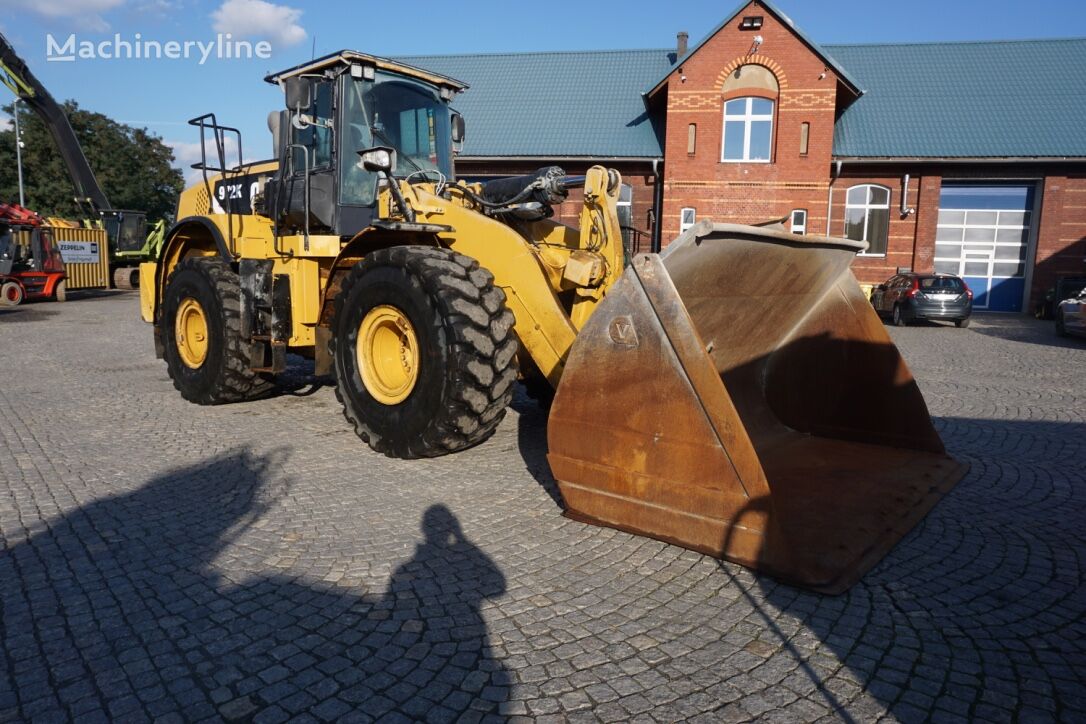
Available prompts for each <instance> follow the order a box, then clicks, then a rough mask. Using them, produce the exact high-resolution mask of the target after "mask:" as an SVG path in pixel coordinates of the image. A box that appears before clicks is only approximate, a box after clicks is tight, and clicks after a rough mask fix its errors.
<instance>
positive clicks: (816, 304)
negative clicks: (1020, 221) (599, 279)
mask: <svg viewBox="0 0 1086 724" xmlns="http://www.w3.org/2000/svg"><path fill="white" fill-rule="evenodd" d="M859 248H860V247H859V245H857V244H856V243H855V242H851V241H848V240H843V239H830V238H826V237H798V236H792V235H789V234H786V233H781V232H777V231H771V230H767V229H760V228H755V227H746V226H738V225H733V224H719V225H713V224H711V223H708V222H702V223H700V224H698V225H697V226H695V227H694V228H693V229H692V230H690V231H689V232H687V233H686V234H684V235H683V236H681V237H680V238H679V239H677V240H676V241H675V242H673V243H672V244H671V245H670V246H669V247H668V249H667V251H666V252H665V253H664V254H663V255H660V256H657V255H651V254H650V255H639V256H638V257H637V258H636V259H635V260H634V262H633V264H632V265H631V266H630V268H629V269H628V270H627V271H626V273H625V274H624V275H623V277H622V278H621V279H620V280H619V281H618V282H617V283H616V284H615V285H614V287H613V288H612V289H611V290H610V291H609V293H608V296H607V298H606V299H605V300H604V302H603V303H602V304H601V305H600V307H599V308H598V309H597V310H596V312H595V313H594V314H593V315H592V317H591V319H590V320H589V321H588V323H587V324H586V325H585V327H584V329H582V330H581V333H580V334H579V335H578V338H577V342H576V343H575V344H574V346H573V349H572V351H571V353H570V356H569V359H568V361H567V364H566V367H565V372H564V374H563V377H562V382H561V384H560V385H559V388H558V391H557V394H556V397H555V400H554V404H553V406H552V408H551V415H550V421H549V424H548V442H549V449H550V453H549V456H548V458H549V460H550V463H551V468H552V471H553V472H554V476H555V478H556V479H557V480H558V483H559V488H560V490H561V492H562V496H563V499H564V501H565V504H566V508H567V513H568V514H569V515H570V516H572V517H576V518H579V519H582V520H587V521H590V522H593V523H597V524H601V525H606V526H611V527H615V528H620V529H623V530H627V531H631V532H635V533H639V534H644V535H648V536H651V537H654V538H658V539H661V540H665V541H668V542H671V543H675V544H677V545H681V546H685V547H687V548H692V549H694V550H698V551H701V552H703V553H707V554H709V555H713V556H718V557H722V558H726V559H728V560H732V561H735V562H737V563H740V564H742V565H745V566H748V567H751V568H755V569H758V570H762V571H764V572H766V573H769V574H771V575H773V576H775V577H778V578H780V579H782V580H785V581H788V582H791V583H795V584H798V585H801V586H805V587H808V588H812V589H815V590H819V591H823V592H827V593H836V592H840V591H843V590H845V589H846V588H848V587H849V586H851V585H852V584H853V583H855V581H857V580H858V579H859V578H860V577H861V576H862V575H863V574H864V573H865V572H866V571H867V570H868V569H870V568H871V567H872V566H873V565H874V564H875V563H877V562H878V561H879V560H880V559H881V558H882V557H883V556H885V555H886V553H887V552H889V550H890V549H891V548H892V547H893V545H894V544H895V543H896V542H897V540H899V539H900V538H901V537H902V536H903V535H905V533H907V532H908V530H909V529H911V528H912V527H913V526H914V525H915V524H916V523H917V522H918V521H919V520H920V519H922V518H923V517H924V515H926V513H927V512H928V511H929V510H930V509H931V507H932V506H933V505H934V504H935V503H936V502H937V501H938V499H939V498H940V497H942V495H944V494H945V493H946V492H947V491H948V490H949V489H950V488H951V487H953V485H954V484H955V483H956V482H957V481H958V480H959V479H960V478H961V477H962V475H964V473H965V467H964V466H962V465H960V464H959V463H957V462H955V461H954V460H953V459H952V458H950V457H948V456H947V455H946V454H945V452H944V450H943V445H942V442H941V441H940V439H939V436H938V434H937V433H936V431H935V429H934V427H933V426H932V423H931V419H930V417H929V415H928V411H927V407H926V406H925V404H924V400H923V397H922V396H921V394H920V391H919V389H918V388H917V386H916V383H915V381H914V380H913V378H912V375H911V374H910V373H909V370H908V367H907V366H906V365H905V362H904V360H902V359H901V356H900V354H899V353H898V351H897V349H896V348H895V347H894V345H893V343H892V341H891V340H890V339H889V337H888V336H887V334H886V331H885V328H884V327H883V325H882V323H881V322H880V321H879V319H878V318H877V316H876V315H875V313H874V311H873V310H872V309H871V306H870V304H868V302H867V300H866V299H865V298H864V296H863V294H862V293H861V291H860V289H859V286H858V285H857V283H856V281H855V279H854V278H853V277H852V274H851V272H850V271H849V268H848V266H849V262H850V261H851V259H852V256H853V255H854V254H855V252H856V251H857V250H858V249H859Z"/></svg>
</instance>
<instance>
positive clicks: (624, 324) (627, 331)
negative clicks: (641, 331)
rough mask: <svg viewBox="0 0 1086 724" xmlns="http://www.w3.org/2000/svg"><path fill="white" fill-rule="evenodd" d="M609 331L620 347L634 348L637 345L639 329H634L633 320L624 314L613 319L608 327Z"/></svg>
mask: <svg viewBox="0 0 1086 724" xmlns="http://www.w3.org/2000/svg"><path fill="white" fill-rule="evenodd" d="M607 333H608V334H609V335H610V336H611V341H612V342H614V343H615V344H617V345H618V346H619V347H630V348H633V347H636V346H637V330H636V329H634V324H633V320H632V319H630V318H629V317H626V316H622V317H615V318H614V319H612V320H611V324H610V326H609V327H608V328H607Z"/></svg>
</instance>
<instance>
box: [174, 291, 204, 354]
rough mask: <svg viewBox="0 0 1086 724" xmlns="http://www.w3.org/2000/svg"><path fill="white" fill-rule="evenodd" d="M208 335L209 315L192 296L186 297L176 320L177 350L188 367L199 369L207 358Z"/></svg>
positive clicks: (178, 310) (175, 336)
mask: <svg viewBox="0 0 1086 724" xmlns="http://www.w3.org/2000/svg"><path fill="white" fill-rule="evenodd" d="M207 337H208V332H207V315H206V314H205V313H204V308H203V307H202V306H201V305H200V303H199V302H198V301H196V300H195V299H193V298H192V297H186V298H185V299H184V300H183V301H182V302H181V306H180V307H178V309H177V317H176V318H175V320H174V338H175V339H176V340H177V352H178V354H179V355H180V356H181V361H182V362H184V363H185V366H186V367H189V368H191V369H197V368H199V367H200V365H202V364H203V363H204V360H206V359H207V347H208V341H207Z"/></svg>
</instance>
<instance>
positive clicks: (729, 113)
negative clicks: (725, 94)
mask: <svg viewBox="0 0 1086 724" xmlns="http://www.w3.org/2000/svg"><path fill="white" fill-rule="evenodd" d="M772 147H773V101H771V100H769V99H767V98H754V97H747V98H733V99H732V100H730V101H727V102H726V103H725V104H724V143H723V148H722V150H721V154H720V160H721V161H725V162H744V161H745V162H750V163H769V161H770V155H771V149H772Z"/></svg>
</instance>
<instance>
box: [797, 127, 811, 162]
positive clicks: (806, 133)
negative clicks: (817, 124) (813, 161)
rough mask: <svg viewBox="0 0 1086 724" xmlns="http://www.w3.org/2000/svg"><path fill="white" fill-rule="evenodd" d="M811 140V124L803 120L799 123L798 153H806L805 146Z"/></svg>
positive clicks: (803, 154) (802, 154)
mask: <svg viewBox="0 0 1086 724" xmlns="http://www.w3.org/2000/svg"><path fill="white" fill-rule="evenodd" d="M810 142H811V124H810V123H807V122H804V123H801V124H799V155H800V156H806V155H807V147H808V146H809V145H810Z"/></svg>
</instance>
